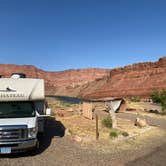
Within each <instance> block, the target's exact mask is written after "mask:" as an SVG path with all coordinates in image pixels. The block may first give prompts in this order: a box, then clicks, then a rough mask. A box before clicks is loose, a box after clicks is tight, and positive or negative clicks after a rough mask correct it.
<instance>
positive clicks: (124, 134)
mask: <svg viewBox="0 0 166 166" xmlns="http://www.w3.org/2000/svg"><path fill="white" fill-rule="evenodd" d="M121 134H122V135H123V136H124V137H128V136H129V133H128V132H126V131H124V132H122V133H121Z"/></svg>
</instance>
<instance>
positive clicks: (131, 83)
mask: <svg viewBox="0 0 166 166" xmlns="http://www.w3.org/2000/svg"><path fill="white" fill-rule="evenodd" d="M17 72H18V73H25V74H26V75H27V77H30V78H43V79H44V80H45V87H46V94H49V95H61V96H73V97H84V98H102V97H131V96H140V97H148V96H149V94H150V93H151V92H152V91H153V90H155V89H156V90H160V89H166V57H163V58H160V59H159V61H157V62H147V63H138V64H133V65H129V66H125V67H122V68H117V69H112V70H110V69H96V68H92V69H80V70H65V71H60V72H47V71H43V70H41V69H38V68H36V67H34V66H24V65H23V66H19V65H9V64H1V65H0V75H4V76H5V77H9V76H10V75H11V74H12V73H17Z"/></svg>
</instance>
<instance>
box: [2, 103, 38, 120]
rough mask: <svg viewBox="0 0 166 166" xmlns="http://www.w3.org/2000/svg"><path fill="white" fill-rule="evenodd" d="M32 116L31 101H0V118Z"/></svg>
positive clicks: (33, 113)
mask: <svg viewBox="0 0 166 166" xmlns="http://www.w3.org/2000/svg"><path fill="white" fill-rule="evenodd" d="M34 116H35V110H34V107H33V103H32V102H29V101H26V102H25V101H18V102H0V118H24V117H34Z"/></svg>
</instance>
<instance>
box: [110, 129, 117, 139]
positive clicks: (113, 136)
mask: <svg viewBox="0 0 166 166" xmlns="http://www.w3.org/2000/svg"><path fill="white" fill-rule="evenodd" d="M110 137H111V138H117V137H118V132H117V131H116V130H114V131H111V132H110Z"/></svg>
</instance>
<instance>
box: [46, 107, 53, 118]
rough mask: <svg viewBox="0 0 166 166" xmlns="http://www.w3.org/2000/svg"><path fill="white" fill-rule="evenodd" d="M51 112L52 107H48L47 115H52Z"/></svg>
mask: <svg viewBox="0 0 166 166" xmlns="http://www.w3.org/2000/svg"><path fill="white" fill-rule="evenodd" d="M51 112H52V110H51V108H46V115H47V116H51Z"/></svg>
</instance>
